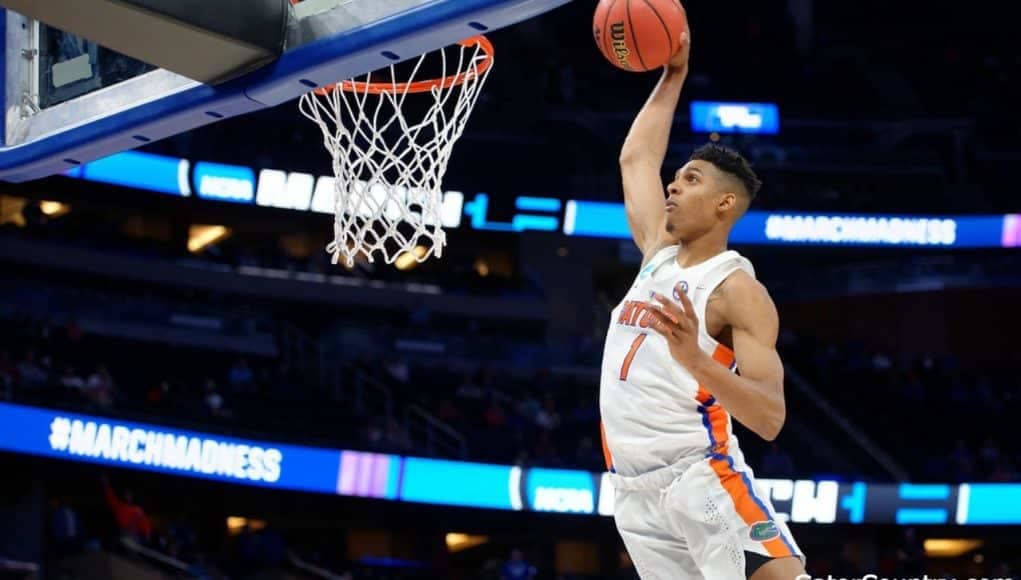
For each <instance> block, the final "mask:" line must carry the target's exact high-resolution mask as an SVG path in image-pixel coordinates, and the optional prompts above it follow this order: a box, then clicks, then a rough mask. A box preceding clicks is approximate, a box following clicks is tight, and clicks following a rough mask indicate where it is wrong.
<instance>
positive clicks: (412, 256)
mask: <svg viewBox="0 0 1021 580" xmlns="http://www.w3.org/2000/svg"><path fill="white" fill-rule="evenodd" d="M427 251H428V249H427V248H426V247H425V246H415V249H414V250H412V251H411V252H404V253H403V254H401V255H400V256H397V259H396V260H394V267H395V268H397V269H398V270H401V271H407V270H410V269H412V268H414V267H415V266H417V265H418V261H419V260H420V259H421V258H422V256H424V255H425V253H426V252H427Z"/></svg>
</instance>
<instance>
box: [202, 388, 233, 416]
mask: <svg viewBox="0 0 1021 580" xmlns="http://www.w3.org/2000/svg"><path fill="white" fill-rule="evenodd" d="M203 402H204V403H205V404H206V410H208V411H209V414H210V415H212V416H213V417H217V418H225V417H228V416H229V413H228V412H227V409H226V408H224V401H223V395H221V394H220V390H219V389H217V387H216V381H214V380H213V379H206V383H205V398H204V399H203Z"/></svg>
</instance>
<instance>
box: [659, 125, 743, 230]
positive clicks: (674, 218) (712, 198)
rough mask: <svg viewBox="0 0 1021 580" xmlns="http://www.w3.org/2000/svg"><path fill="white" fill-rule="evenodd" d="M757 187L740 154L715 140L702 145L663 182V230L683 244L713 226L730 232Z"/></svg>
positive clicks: (711, 228)
mask: <svg viewBox="0 0 1021 580" xmlns="http://www.w3.org/2000/svg"><path fill="white" fill-rule="evenodd" d="M761 187H762V182H761V181H759V178H758V177H757V176H756V175H755V171H753V170H752V167H751V165H749V163H748V160H746V159H745V158H744V157H742V156H741V154H740V153H738V152H737V151H734V150H733V149H730V148H729V147H724V146H722V145H717V144H715V143H709V144H706V145H703V146H702V147H699V148H698V149H696V150H695V152H694V153H692V154H691V158H690V159H688V162H687V163H685V164H684V167H681V168H680V169H678V170H677V173H676V174H674V179H673V181H671V182H670V184H669V185H667V216H666V228H667V232H668V233H669V234H670V235H671V236H672V237H673V238H674V239H675V240H676V241H677V242H681V243H683V242H686V241H690V240H692V239H695V238H698V237H700V236H703V235H705V234H706V233H708V232H710V231H712V230H714V229H717V228H721V227H722V228H725V229H726V230H727V231H730V228H731V226H733V225H734V223H735V222H737V220H738V219H740V218H741V216H743V215H744V213H745V212H746V211H748V206H750V205H751V203H752V200H754V199H755V196H756V194H758V192H759V188H761Z"/></svg>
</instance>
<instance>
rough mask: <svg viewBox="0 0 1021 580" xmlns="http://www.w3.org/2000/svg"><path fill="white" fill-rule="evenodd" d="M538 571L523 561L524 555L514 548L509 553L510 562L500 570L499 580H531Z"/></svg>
mask: <svg viewBox="0 0 1021 580" xmlns="http://www.w3.org/2000/svg"><path fill="white" fill-rule="evenodd" d="M538 573H539V571H538V570H537V569H536V568H535V566H533V565H531V564H529V563H528V561H527V560H525V554H524V552H522V551H521V550H519V549H517V548H515V549H514V550H512V551H511V556H510V560H507V562H505V563H504V565H503V568H501V569H500V580H531V579H532V578H535V576H536V574H538Z"/></svg>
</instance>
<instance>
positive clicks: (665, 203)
mask: <svg viewBox="0 0 1021 580" xmlns="http://www.w3.org/2000/svg"><path fill="white" fill-rule="evenodd" d="M689 50H690V41H689V39H688V35H687V34H685V36H684V39H683V41H682V48H681V50H680V52H679V53H678V54H677V55H676V56H675V57H674V58H673V59H672V60H671V61H670V63H669V64H668V65H667V66H666V67H665V70H664V72H663V76H662V79H661V80H660V82H659V84H658V85H657V87H656V88H655V90H654V91H653V93H652V96H651V97H650V98H649V100H648V101H647V103H646V104H645V106H644V108H643V109H642V110H641V112H640V113H639V114H638V117H637V118H636V119H635V121H634V124H633V125H632V127H631V131H630V133H629V134H628V136H627V140H626V141H625V143H624V146H623V149H622V151H621V157H620V167H621V173H622V177H623V184H624V198H625V206H626V208H627V219H628V224H629V226H630V228H631V233H632V235H633V236H634V240H635V242H636V243H637V244H638V247H639V248H640V249H641V251H642V254H643V256H644V259H643V262H642V268H641V271H640V273H639V274H638V277H637V279H636V280H635V282H634V285H633V286H631V289H630V291H628V293H627V295H626V297H625V298H624V300H623V301H622V302H621V303H620V305H619V306H617V308H616V309H615V310H614V311H613V316H612V318H611V323H610V329H609V331H608V333H607V337H606V347H605V351H604V354H603V365H602V377H601V385H600V408H601V412H602V420H603V428H604V439H603V442H604V451H605V452H606V460H607V467H608V469H609V470H610V472H611V475H610V479H611V480H612V482H613V485H614V487H615V489H616V496H615V500H616V503H615V508H614V511H615V518H616V523H617V528H618V530H619V532H620V534H621V537H622V538H623V539H624V543H625V545H626V546H627V549H628V552H629V554H630V556H631V559H632V561H633V562H634V564H635V567H636V568H637V570H638V572H639V575H640V576H641V577H642V579H643V580H650V579H660V580H678V579H689V578H691V579H694V578H706V579H707V580H737V579H743V578H750V579H752V580H791V579H793V578H795V577H796V576H798V575H799V574H803V573H804V560H803V555H802V553H801V551H800V549H799V548H798V546H797V544H795V542H794V539H793V537H791V534H790V531H789V530H788V529H787V526H786V525H785V524H784V522H782V521H779V520H777V519H776V516H775V514H774V512H773V508H772V506H771V505H770V502H769V499H768V498H767V497H764V496H763V495H761V494H760V493H759V492H758V491H756V490H755V489H754V487H753V484H754V477H753V475H752V470H751V469H750V468H749V467H748V466H747V465H746V464H745V462H744V457H743V455H742V453H741V449H740V447H738V442H737V438H736V437H735V436H734V434H733V433H732V429H731V426H732V424H731V418H732V417H733V419H736V420H737V421H740V422H741V423H742V424H743V425H744V426H746V427H748V428H749V429H750V430H751V431H752V432H754V433H755V434H757V435H758V436H760V437H762V438H763V439H766V440H769V441H772V440H773V439H774V438H776V436H777V434H778V433H779V432H780V428H781V427H782V426H783V423H784V417H785V405H784V394H783V366H782V364H781V362H780V358H779V356H778V355H777V352H776V349H775V343H776V339H777V332H778V324H779V322H778V319H777V312H776V307H775V306H774V305H773V302H772V300H771V299H770V297H769V294H768V293H767V292H766V289H765V288H764V287H763V286H762V285H761V284H760V283H759V282H757V281H756V279H755V272H754V270H753V269H752V265H751V263H749V262H748V260H746V259H745V258H743V257H741V256H740V255H739V254H738V253H737V252H734V251H728V250H727V239H728V236H729V234H730V230H731V228H732V227H733V226H734V223H735V222H737V220H738V219H739V218H740V217H741V216H742V215H743V214H744V213H745V211H746V210H747V209H748V205H749V204H750V203H751V201H752V199H753V198H754V197H755V194H756V193H757V191H758V189H759V187H760V185H761V183H760V182H759V180H758V178H757V177H756V176H755V173H754V172H753V171H752V169H751V168H750V167H749V165H748V162H747V161H745V159H744V158H742V157H741V156H740V155H739V154H738V153H736V152H734V151H732V150H730V149H726V148H723V147H719V146H717V145H714V144H710V145H706V146H704V147H702V148H700V149H698V150H696V151H695V152H694V154H693V155H692V156H691V159H690V160H689V161H688V162H687V163H686V164H685V165H684V166H683V167H681V168H680V169H679V170H678V171H677V173H676V174H675V175H674V178H673V181H672V182H671V183H670V184H669V185H668V186H667V187H666V195H665V196H664V192H663V186H662V181H661V180H660V168H661V166H662V164H663V161H664V158H665V156H666V151H667V141H668V140H669V137H670V127H671V124H672V121H673V117H674V111H675V109H676V108H677V101H678V98H679V97H680V93H681V86H682V85H683V84H684V80H685V77H686V76H687V72H688V53H689ZM738 369H740V373H738Z"/></svg>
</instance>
